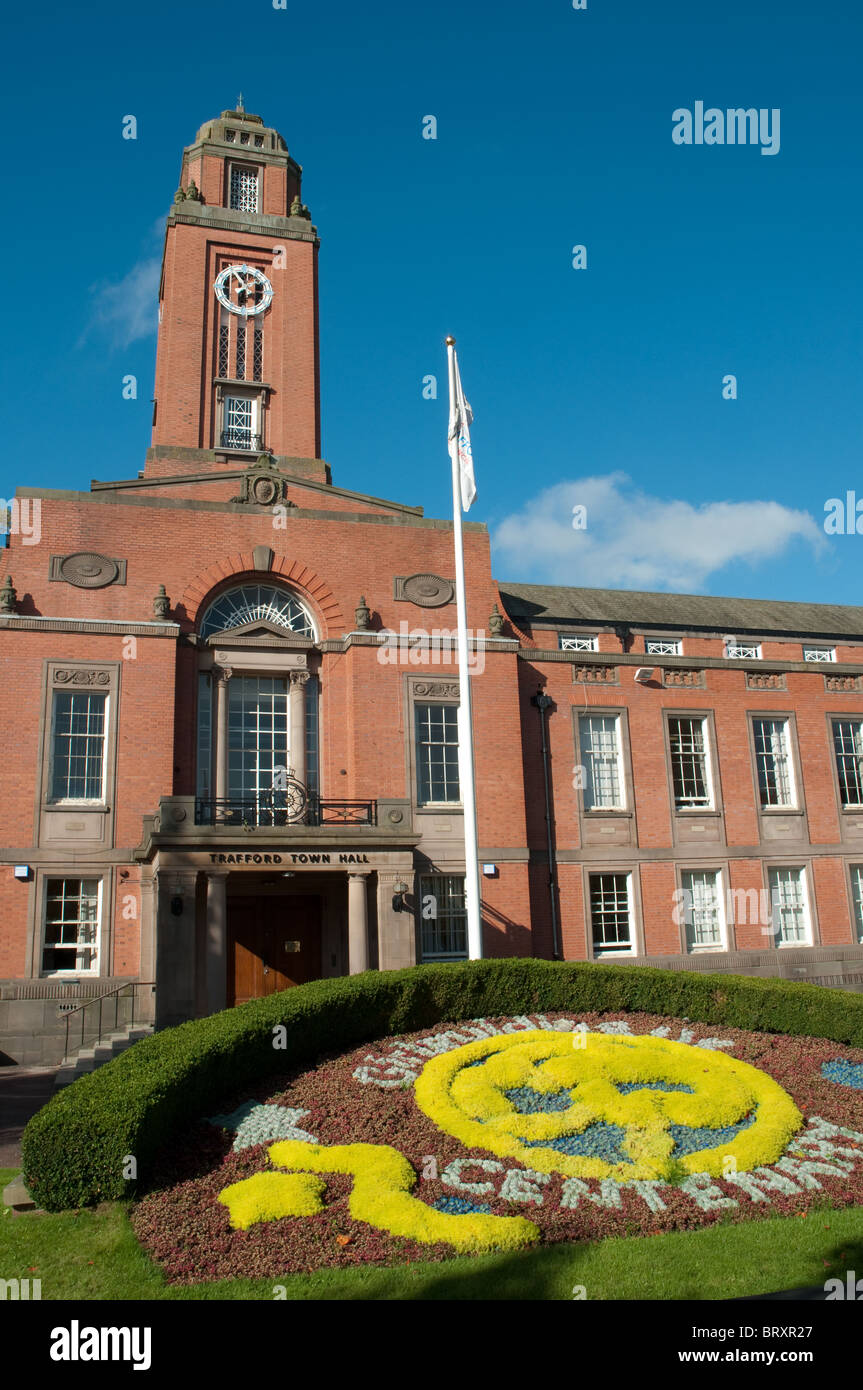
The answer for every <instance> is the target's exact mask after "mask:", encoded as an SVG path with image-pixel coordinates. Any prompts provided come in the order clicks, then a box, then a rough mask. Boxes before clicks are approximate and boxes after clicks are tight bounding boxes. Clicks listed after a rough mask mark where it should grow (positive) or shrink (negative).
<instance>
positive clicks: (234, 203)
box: [229, 164, 258, 212]
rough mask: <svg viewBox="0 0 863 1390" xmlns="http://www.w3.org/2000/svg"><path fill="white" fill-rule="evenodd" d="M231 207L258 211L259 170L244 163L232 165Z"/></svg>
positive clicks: (246, 210)
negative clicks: (248, 167)
mask: <svg viewBox="0 0 863 1390" xmlns="http://www.w3.org/2000/svg"><path fill="white" fill-rule="evenodd" d="M229 206H230V207H232V208H236V209H237V210H238V211H239V212H257V211H258V171H257V169H247V168H246V167H245V166H244V165H242V164H233V165H232V166H231V196H230V204H229Z"/></svg>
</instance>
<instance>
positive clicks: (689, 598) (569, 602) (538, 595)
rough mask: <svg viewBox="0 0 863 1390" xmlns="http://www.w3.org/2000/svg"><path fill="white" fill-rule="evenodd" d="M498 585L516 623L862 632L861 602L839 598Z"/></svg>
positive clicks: (808, 633)
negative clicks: (849, 603) (847, 602)
mask: <svg viewBox="0 0 863 1390" xmlns="http://www.w3.org/2000/svg"><path fill="white" fill-rule="evenodd" d="M499 588H500V592H501V597H502V599H503V601H504V605H505V607H506V610H507V612H508V613H509V616H510V617H511V618H512V619H513V620H514V621H515V622H516V623H519V624H520V625H523V624H526V625H528V626H531V625H532V624H551V623H553V624H564V625H565V624H569V623H573V624H580V625H583V624H591V625H593V626H606V625H614V624H616V623H626V624H628V625H629V626H631V627H635V628H640V627H645V628H658V629H663V628H667V629H672V628H676V629H686V630H689V631H691V630H693V629H701V630H703V631H709V632H721V633H722V634H723V635H724V634H728V635H729V636H734V637H736V636H740V635H742V634H743V633H753V634H754V633H764V632H777V633H784V634H786V635H789V636H790V635H796V634H801V635H804V636H815V635H817V636H819V637H861V636H863V608H853V607H850V606H845V605H843V604H829V603H786V602H785V601H784V600H781V599H758V598H715V597H713V596H711V595H707V594H654V593H644V592H642V591H640V590H636V589H570V588H566V587H564V586H562V585H554V584H509V583H506V582H504V581H501V583H500V585H499Z"/></svg>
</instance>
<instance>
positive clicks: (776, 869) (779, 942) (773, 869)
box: [767, 864, 812, 950]
mask: <svg viewBox="0 0 863 1390" xmlns="http://www.w3.org/2000/svg"><path fill="white" fill-rule="evenodd" d="M774 874H796V875H797V881H798V883H799V884H800V888H801V899H802V911H803V925H804V932H805V935H804V936H803V937H802V939H797V938H795V940H793V941H786V940H783V939H782V938H781V937H773V938H772V941H773V944H774V946H776V947H778V949H779V950H783V949H784V948H786V947H789V946H791V947H793V946H811V945H812V904H811V902H810V899H809V875H808V874H807V872H806V867H805V865H802V864H770V865H768V867H767V888H768V896H769V901H770V920H771V924H772V922H773V909H774V901H775V899H774V887H773V876H774Z"/></svg>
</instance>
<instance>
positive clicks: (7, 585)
mask: <svg viewBox="0 0 863 1390" xmlns="http://www.w3.org/2000/svg"><path fill="white" fill-rule="evenodd" d="M17 605H18V595H17V594H16V592H15V590H14V588H13V587H12V576H11V574H7V576H6V578H5V579H4V580H3V587H2V589H0V613H14V612H15V609H16V607H17Z"/></svg>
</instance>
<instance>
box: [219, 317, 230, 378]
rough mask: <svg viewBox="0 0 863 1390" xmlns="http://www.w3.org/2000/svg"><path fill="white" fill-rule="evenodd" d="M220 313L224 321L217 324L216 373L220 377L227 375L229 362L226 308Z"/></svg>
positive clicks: (228, 330) (228, 331)
mask: <svg viewBox="0 0 863 1390" xmlns="http://www.w3.org/2000/svg"><path fill="white" fill-rule="evenodd" d="M222 314H223V318H224V322H222V323H220V324H219V366H218V372H217V375H218V376H220V377H226V376H227V375H228V364H229V357H228V352H229V342H230V328H229V326H228V312H227V310H226V309H224V310H223V311H222Z"/></svg>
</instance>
